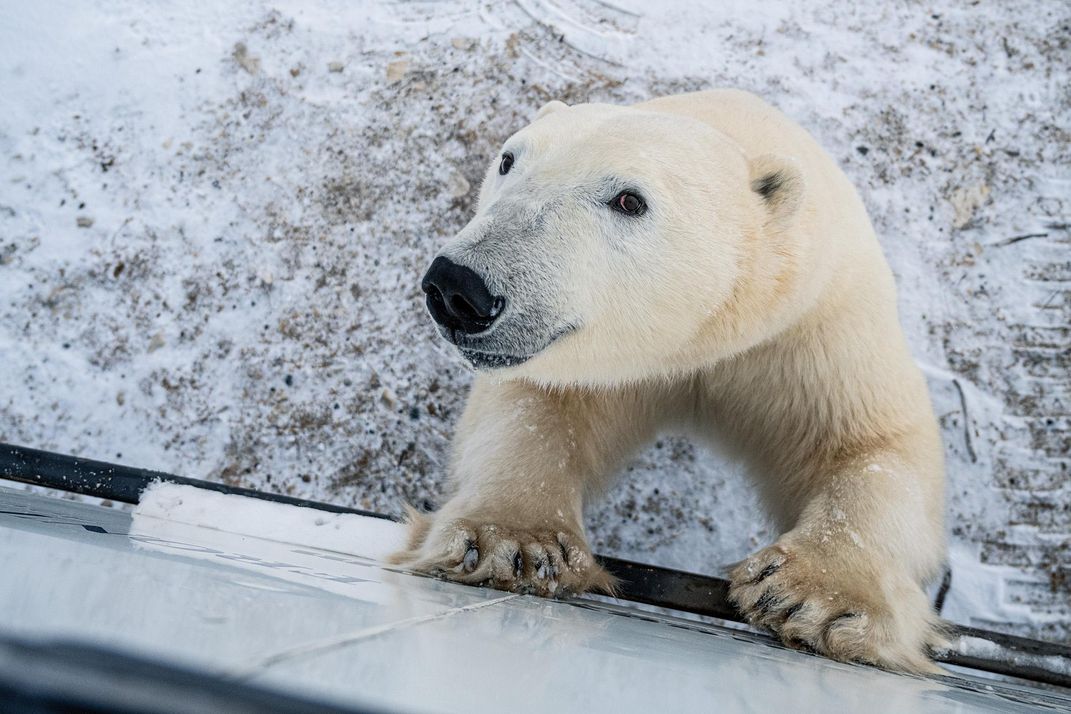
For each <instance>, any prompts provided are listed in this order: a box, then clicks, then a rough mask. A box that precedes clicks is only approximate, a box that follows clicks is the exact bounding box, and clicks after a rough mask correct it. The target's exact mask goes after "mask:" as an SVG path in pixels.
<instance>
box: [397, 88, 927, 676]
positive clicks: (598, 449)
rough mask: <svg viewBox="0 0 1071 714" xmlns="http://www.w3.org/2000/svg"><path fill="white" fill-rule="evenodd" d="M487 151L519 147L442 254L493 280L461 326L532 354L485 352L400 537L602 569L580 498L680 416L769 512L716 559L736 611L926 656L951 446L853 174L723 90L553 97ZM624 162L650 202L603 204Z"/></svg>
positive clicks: (446, 567) (519, 581)
mask: <svg viewBox="0 0 1071 714" xmlns="http://www.w3.org/2000/svg"><path fill="white" fill-rule="evenodd" d="M503 150H504V151H510V152H511V153H513V154H514V156H515V164H514V168H513V169H512V170H511V171H510V172H509V173H508V174H506V175H505V176H501V175H499V173H498V171H497V167H498V158H497V157H496V159H495V160H494V161H493V162H492V164H491V166H490V168H489V170H488V174H487V179H486V180H485V181H484V184H483V186H482V187H481V191H480V202H479V208H478V210H477V214H476V216H475V217H474V219H473V221H472V222H471V223H470V225H469V226H467V227H466V228H465V230H463V231H462V232H461V234H460V235H459V236H458V237H457V238H456V239H455V240H454V241H452V242H451V243H450V244H449V245H448V246H447V247H446V248H445V249H444V250H443V254H444V255H448V256H449V257H450V258H451V259H452V260H455V261H457V262H460V263H464V264H466V265H468V266H470V267H472V268H473V269H475V270H477V272H479V273H480V274H481V275H482V276H483V277H484V279H485V280H486V281H487V283H488V285H489V287H490V288H491V289H492V292H494V293H495V294H497V295H503V296H505V298H506V300H507V307H506V310H505V312H504V313H503V315H502V317H501V318H500V319H499V320H498V321H497V322H496V323H495V324H494V325H493V326H492V327H491V328H490V330H488V331H487V333H486V334H481V335H478V336H476V337H474V338H473V341H472V343H471V344H469V345H468V346H469V347H470V348H471V349H473V350H475V351H476V352H481V351H482V352H486V353H488V354H509V355H511V356H513V357H516V358H526V359H527V361H524V362H523V363H520V364H515V366H509V367H504V368H500V369H497V370H493V371H490V372H486V373H481V374H480V375H479V376H478V377H477V380H476V383H475V385H474V386H473V389H472V393H471V395H470V397H469V402H468V406H467V408H466V411H465V414H464V416H463V418H462V420H461V422H460V424H459V425H458V431H457V436H456V441H455V448H454V457H453V461H452V464H451V479H452V481H451V482H452V484H453V488H454V494H453V497H452V498H451V499H450V501H449V502H448V503H447V504H446V505H445V506H444V507H443V508H442V510H441V511H439V512H437V513H434V514H419V515H418V514H414V515H413V521H414V527H413V530H412V539H411V543H410V546H409V548H408V549H407V550H406V551H405V552H404V553H401V554H399V555H398V560H399V561H400V562H405V563H409V564H411V565H413V566H415V567H417V568H420V569H422V570H426V571H429V572H436V573H441V574H444V575H446V576H447V577H451V578H455V579H459V580H463V581H466V582H487V583H490V584H493V585H496V586H497V587H504V588H508V589H514V590H527V591H533V592H538V593H541V594H546V595H559V594H562V593H566V592H576V591H581V590H585V589H589V588H601V589H608V588H610V587H612V583H611V580H610V578H608V577H607V576H606V574H605V573H603V572H602V571H601V569H600V568H598V566H597V565H596V564H595V563H594V561H593V560H592V559H591V556H590V552H589V551H588V549H587V546H586V544H585V542H584V536H583V533H584V530H583V524H582V518H581V513H582V507H583V504H584V502H585V500H586V499H588V498H591V497H593V496H595V495H596V494H598V492H599V491H600V490H601V489H603V488H605V487H606V485H607V484H608V482H609V479H610V476H611V475H612V474H613V473H614V472H615V471H616V470H617V469H618V468H619V467H620V466H621V465H622V463H623V462H624V460H625V459H627V458H628V456H629V455H630V454H631V453H633V452H634V450H635V449H636V448H637V447H638V446H639V445H641V444H642V443H644V442H645V441H646V440H648V439H650V438H651V437H652V436H653V435H654V434H655V433H656V432H657V431H658V430H659V429H661V428H663V427H666V426H668V425H670V424H686V425H689V426H691V427H693V428H694V429H696V430H698V432H699V433H701V434H706V435H708V436H709V437H710V439H711V440H712V441H717V442H718V443H719V444H722V445H724V446H727V447H728V448H730V449H731V450H732V451H734V452H735V453H736V454H738V455H739V457H740V458H741V459H743V460H744V461H745V462H746V463H747V464H748V465H749V466H750V467H751V470H752V472H753V474H754V477H755V479H756V483H757V485H758V488H759V489H760V491H761V493H762V495H763V497H764V500H765V502H766V504H767V505H768V508H769V509H770V512H771V513H772V515H773V516H774V518H775V519H776V520H777V521H778V522H779V523H780V524H781V526H782V528H783V531H784V534H783V535H782V536H781V538H779V539H778V541H777V542H776V543H775V544H773V545H772V546H771V547H770V548H767V549H764V550H762V551H760V552H759V553H757V554H755V555H754V556H752V558H749V559H748V560H746V561H745V562H744V563H742V564H740V565H739V566H738V567H737V568H736V569H735V570H734V571H733V573H732V574H731V578H732V582H733V587H732V590H731V596H732V597H733V598H734V600H735V602H736V603H737V605H738V606H739V607H740V608H741V610H742V611H743V612H744V613H745V614H746V615H747V616H748V617H749V618H750V619H751V621H752V622H754V623H756V624H759V625H763V626H766V627H769V628H771V629H772V630H774V631H775V632H778V633H779V634H780V635H781V637H782V638H783V639H784V640H785V641H786V642H789V643H791V644H799V645H800V646H805V647H809V648H812V649H815V650H818V651H820V652H823V653H825V654H827V655H829V656H832V657H836V658H840V659H852V660H859V661H866V662H871V663H875V664H878V665H882V666H886V667H891V668H897V669H907V670H913V671H922V670H927V669H929V668H931V667H932V665H931V664H930V663H929V660H928V659H927V657H926V654H925V652H926V647H927V645H930V644H933V643H935V642H936V641H938V639H939V637H940V633H939V631H938V629H937V627H936V624H935V623H936V618H935V616H934V614H933V613H932V612H931V610H930V607H929V605H928V603H927V601H926V598H925V596H924V595H923V592H922V589H921V587H922V585H923V583H924V582H925V581H926V580H927V579H928V578H931V577H933V576H934V575H935V574H936V572H937V569H938V568H939V566H940V564H941V562H942V560H943V557H944V541H943V526H942V513H943V464H942V451H941V445H940V443H939V440H938V436H937V427H936V423H935V420H934V417H933V413H932V409H931V407H930V403H929V399H928V396H927V393H926V389H925V384H924V381H923V379H922V376H921V374H920V373H919V371H918V370H917V369H916V368H915V366H914V364H913V362H912V360H911V358H910V355H909V353H908V349H907V346H906V344H905V341H904V338H903V335H902V332H901V329H900V326H899V324H898V320H897V315H896V296H895V288H894V284H893V279H892V275H891V273H890V271H889V269H888V266H887V265H886V263H885V260H884V258H883V256H882V254H881V251H880V248H879V245H878V242H877V240H876V238H875V236H874V232H873V229H872V228H871V226H870V222H869V219H868V217H867V215H866V212H865V210H864V208H863V205H862V202H861V201H860V200H859V197H858V195H857V194H856V192H855V190H854V189H853V187H852V186H851V185H850V184H849V182H848V180H847V179H846V177H845V176H844V174H843V173H842V172H841V171H840V170H839V169H838V168H837V166H836V165H835V164H834V162H833V161H832V160H831V159H830V158H829V157H828V156H827V155H826V154H825V152H823V151H822V149H821V148H820V147H819V146H818V145H817V144H816V143H815V142H814V140H813V139H812V138H811V137H810V136H809V135H808V134H807V133H806V132H805V131H804V130H803V129H801V128H800V127H799V126H797V125H796V124H794V123H793V122H792V121H790V120H789V119H787V118H786V117H785V116H783V115H782V114H780V113H779V112H778V111H776V110H775V109H773V108H772V107H770V106H769V105H767V104H765V103H764V102H762V101H761V100H760V99H758V98H756V97H754V96H752V95H750V94H746V93H743V92H738V91H731V90H722V91H711V92H701V93H695V94H687V95H680V96H674V97H666V98H663V99H656V100H654V101H651V102H646V103H644V104H640V105H637V106H634V107H612V106H606V105H581V106H576V107H566V106H565V105H563V104H561V103H560V102H554V103H551V104H549V105H547V106H546V107H544V108H543V110H541V111H540V114H539V117H538V118H537V120H536V121H535V122H534V123H533V124H531V125H530V126H529V127H527V128H525V129H523V130H522V131H520V132H518V134H516V135H515V136H513V137H511V138H510V139H509V140H508V141H507V142H506V143H505V145H504V148H503ZM771 176H773V177H775V178H776V180H773V181H767V183H766V184H765V185H770V186H773V188H774V190H772V191H770V192H769V195H768V196H765V197H764V196H763V195H760V192H759V191H758V190H757V188H758V187H760V186H763V185H764V183H763V182H764V180H766V179H768V178H769V177H771ZM622 187H624V188H631V189H635V190H637V191H638V192H639V193H641V194H642V195H643V196H644V197H645V198H646V200H647V202H648V206H649V210H648V211H647V213H646V214H644V215H642V216H625V215H622V214H620V213H617V212H615V211H613V210H611V209H610V208H609V207H608V206H607V201H608V200H609V199H612V197H613V193H614V192H615V191H617V190H619V189H620V188H622ZM563 326H564V327H568V328H569V329H570V330H571V331H569V332H567V333H566V334H564V336H561V335H562V331H563V330H562V328H563ZM514 361H519V360H514ZM511 364H512V362H511Z"/></svg>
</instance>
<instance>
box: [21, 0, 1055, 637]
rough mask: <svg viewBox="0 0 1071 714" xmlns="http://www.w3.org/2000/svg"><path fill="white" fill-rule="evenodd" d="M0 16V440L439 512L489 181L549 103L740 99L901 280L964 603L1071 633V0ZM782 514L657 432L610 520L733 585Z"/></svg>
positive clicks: (1032, 630) (655, 554)
mask: <svg viewBox="0 0 1071 714" xmlns="http://www.w3.org/2000/svg"><path fill="white" fill-rule="evenodd" d="M2 10H3V12H2V13H0V16H2V17H3V18H4V22H2V23H0V97H3V105H4V111H3V112H0V365H2V367H3V369H2V370H0V439H2V440H5V441H13V442H19V443H24V444H27V445H32V446H36V447H41V448H50V449H55V450H59V451H65V452H75V453H79V454H82V455H85V456H90V457H96V458H101V459H108V460H116V461H120V462H123V463H130V464H136V465H141V466H149V467H152V468H157V469H161V470H167V471H173V472H177V473H182V474H185V475H189V476H195V477H203V478H211V479H217V480H223V481H227V482H230V483H240V484H242V485H248V486H254V487H257V488H262V489H268V490H277V491H282V492H286V493H292V494H294V495H300V496H307V497H313V498H318V499H324V500H334V501H339V502H343V503H347V504H352V505H357V506H360V507H364V508H374V509H378V510H383V511H388V512H397V511H398V509H399V504H400V502H401V501H402V500H403V499H407V500H410V501H413V502H415V503H417V504H431V503H435V502H436V501H437V500H438V498H439V496H440V495H441V490H440V489H441V485H442V481H443V467H444V463H445V459H446V448H447V444H448V439H449V435H450V432H451V429H452V426H453V423H454V420H455V419H456V418H457V415H458V413H459V411H460V409H461V406H462V403H463V395H464V391H465V387H466V385H467V384H468V382H469V380H470V378H471V376H470V374H469V373H468V372H467V371H466V370H465V368H464V367H463V365H462V364H461V363H460V361H459V360H458V359H457V358H456V357H455V356H454V355H453V354H452V353H451V352H450V350H448V349H447V348H446V346H445V345H444V344H442V343H441V342H440V341H438V340H437V338H436V335H435V333H434V330H433V329H432V327H431V325H430V322H429V320H428V319H427V318H426V316H425V315H424V312H423V308H422V304H421V303H422V301H421V295H420V293H419V288H418V284H417V283H418V280H419V276H420V274H421V271H422V270H423V268H424V267H425V266H426V263H427V262H428V260H429V257H430V256H431V255H432V254H433V253H434V251H435V249H436V247H437V246H438V245H440V244H441V243H442V242H443V241H444V240H445V239H446V238H447V237H448V236H450V235H451V234H452V233H453V232H454V231H456V230H457V229H458V228H459V227H460V226H462V225H463V224H464V222H465V220H466V218H467V217H468V215H469V214H470V210H471V206H472V201H473V200H474V194H475V189H476V186H477V185H478V181H479V179H480V175H481V173H482V167H483V165H484V162H485V161H486V160H487V158H488V157H489V156H491V155H493V154H494V153H495V152H496V150H497V146H498V144H499V143H500V142H501V141H502V140H503V139H504V138H505V137H507V136H508V135H509V134H510V133H512V131H514V130H515V129H516V128H518V127H519V126H521V125H523V123H524V122H525V120H526V118H527V117H530V116H531V115H532V113H533V112H534V110H535V109H536V108H537V107H538V106H539V105H540V104H542V103H543V102H544V101H546V100H547V99H550V98H560V99H564V100H566V101H570V102H577V101H586V100H603V101H614V102H628V101H634V100H639V99H643V98H646V97H649V96H653V95H657V94H663V93H670V92H675V91H681V90H686V89H695V88H702V87H710V86H727V85H729V86H738V87H742V88H745V89H750V90H753V91H756V92H758V93H760V94H762V95H763V96H765V97H767V98H768V99H770V100H771V101H773V102H774V103H775V104H777V105H778V106H780V107H781V108H782V109H784V110H785V111H786V112H788V113H789V114H790V115H792V116H794V117H795V118H796V119H798V120H799V121H800V122H802V123H803V124H804V126H806V127H807V128H808V129H810V130H811V131H812V132H813V133H814V134H815V135H816V136H817V137H818V138H819V140H820V141H821V142H822V143H823V145H824V146H826V147H827V148H828V149H829V151H830V152H831V153H832V154H833V156H834V157H836V158H837V159H838V160H839V161H840V162H841V164H842V165H843V166H844V168H845V169H846V170H847V172H848V173H849V176H850V177H851V178H852V179H853V180H854V181H855V183H856V185H857V186H859V188H860V190H861V192H862V194H863V197H864V200H865V201H866V203H867V206H868V207H869V208H870V210H871V214H872V216H873V219H874V221H875V225H876V227H877V229H878V234H879V236H880V237H881V239H882V242H883V245H884V247H885V250H886V253H887V255H888V256H889V260H890V262H891V264H892V266H893V269H894V271H895V272H896V274H897V277H898V280H899V283H900V288H901V295H900V299H901V311H902V312H901V314H902V320H903V322H904V325H905V328H906V330H907V332H908V337H909V340H910V341H911V344H912V347H913V349H914V352H915V354H916V356H917V358H918V361H919V363H920V364H921V365H922V366H923V367H924V369H925V370H926V371H927V374H928V375H929V377H930V379H931V387H932V393H933V397H934V401H935V406H936V408H937V410H938V414H939V416H940V418H941V422H942V425H943V427H944V436H945V442H946V444H947V449H948V460H949V464H948V465H949V475H950V480H949V497H950V505H949V515H950V517H949V523H950V525H949V527H950V532H951V534H952V536H953V548H952V554H953V570H954V578H953V590H952V593H951V596H950V602H949V608H950V609H949V611H948V612H947V613H946V614H949V615H951V616H953V617H954V618H956V619H959V620H961V621H964V622H967V621H973V622H975V623H978V624H985V625H988V626H994V627H998V628H1003V629H1006V630H1012V631H1016V632H1020V633H1025V634H1034V635H1043V636H1046V637H1049V638H1054V639H1064V640H1066V639H1068V638H1069V637H1071V604H1069V603H1071V510H1069V508H1071V506H1069V503H1071V486H1069V480H1071V476H1069V464H1071V458H1069V456H1068V452H1069V450H1071V421H1069V420H1071V417H1069V416H1068V415H1069V414H1071V378H1069V376H1068V368H1069V366H1071V350H1069V343H1071V328H1069V324H1071V255H1069V248H1071V232H1069V230H1071V229H1069V227H1068V225H1069V224H1071V203H1069V199H1068V196H1071V170H1069V168H1068V167H1069V163H1071V89H1069V86H1071V83H1069V81H1068V79H1069V72H1068V57H1069V55H1071V10H1069V8H1068V6H1067V5H1066V4H1065V3H1062V2H1048V3H1043V2H1032V3H1031V2H1026V3H1002V4H996V3H987V4H983V5H977V4H969V3H956V2H948V1H946V0H942V1H940V2H935V3H931V4H929V5H927V6H926V7H925V9H923V8H921V7H920V6H918V5H916V4H907V3H864V2H845V3H837V4H833V5H830V6H822V7H819V6H817V5H814V6H804V5H803V4H801V3H792V2H788V1H787V0H775V1H772V2H767V3H762V4H755V3H744V2H726V3H718V4H716V5H710V4H706V3H701V2H698V0H693V1H690V2H678V3H652V2H646V3H641V2H638V0H628V1H627V2H626V1H625V0H614V2H613V3H611V2H603V1H602V0H556V1H554V2H552V1H551V0H516V1H515V2H503V3H498V2H494V3H491V2H488V3H482V4H478V3H466V2H461V0H442V1H441V2H426V3H424V2H422V3H413V4H405V3H356V4H354V3H349V4H346V3H331V2H318V3H309V2H274V3H272V2H256V3H243V4H240V5H234V6H232V5H230V4H226V3H207V2H198V3H195V2H188V3H183V4H180V5H173V6H157V5H153V6H152V7H151V8H150V7H149V6H146V5H144V4H141V3H133V2H108V3H105V2H103V0H93V1H88V0H87V1H85V2H53V3H47V4H32V3H24V2H17V1H16V0H6V2H3V4H2ZM1022 236H1030V237H1026V238H1022ZM757 513H758V509H757V505H756V503H755V499H754V497H753V495H752V494H751V491H750V489H749V488H748V486H747V484H745V483H744V482H743V481H742V479H741V478H740V476H739V474H738V473H737V471H736V470H735V469H734V468H733V467H732V466H731V465H728V464H725V463H723V462H722V461H721V460H720V459H718V458H717V457H716V456H713V455H710V454H708V453H706V452H704V451H701V450H698V449H696V448H695V447H694V446H693V445H692V444H690V443H689V442H687V441H686V440H683V439H681V438H678V437H671V436H667V437H666V438H664V439H662V440H660V441H659V442H658V443H657V444H655V445H653V446H652V447H651V448H649V449H647V450H646V451H644V452H643V453H642V454H641V455H639V456H638V457H637V459H636V460H635V462H634V463H633V464H632V465H631V466H630V467H629V469H628V473H627V474H625V478H623V479H622V481H621V483H620V485H619V486H618V488H617V489H616V490H615V491H614V492H613V493H612V494H610V496H609V498H608V500H607V501H606V502H605V503H603V504H599V505H597V506H595V507H594V508H593V509H592V511H591V513H590V525H591V528H592V537H593V540H594V541H595V545H596V548H597V549H598V550H600V551H603V552H606V553H609V554H616V555H621V556H624V557H631V558H635V559H640V560H648V561H651V562H658V563H662V564H666V565H671V566H676V567H682V568H687V569H692V570H698V571H704V572H715V571H717V569H718V568H719V567H720V565H721V564H722V563H726V562H730V561H732V560H735V559H738V558H740V557H742V556H744V555H746V554H747V552H748V551H749V550H751V549H753V548H755V547H757V546H758V545H761V544H763V543H764V542H766V541H768V540H770V539H771V538H772V537H773V536H774V535H775V534H774V533H772V532H771V531H770V529H769V528H768V526H766V525H765V524H764V523H763V522H762V520H761V518H760V517H759V516H758V515H757Z"/></svg>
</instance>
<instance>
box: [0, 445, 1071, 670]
mask: <svg viewBox="0 0 1071 714" xmlns="http://www.w3.org/2000/svg"><path fill="white" fill-rule="evenodd" d="M0 478H4V479H9V480H12V481H20V482H23V483H31V484H35V485H38V486H45V487H48V488H55V489H60V490H63V491H72V492H74V493H82V494H86V495H89V496H96V497H98V498H107V499H111V500H113V501H122V502H124V503H137V502H138V498H139V496H140V494H141V492H142V491H143V490H144V489H145V487H146V486H148V485H149V484H150V483H152V482H154V481H166V482H169V483H177V484H185V485H189V486H196V487H198V488H204V489H208V490H210V491H216V492H218V493H229V494H235V495H239V496H249V497H251V498H259V499H263V500H267V501H276V502H279V503H286V504H289V505H293V506H304V507H306V508H316V509H319V510H323V511H330V512H332V513H355V514H359V515H362V516H370V517H373V518H383V519H387V520H394V519H392V518H391V517H390V516H385V515H383V514H379V513H372V512H370V511H362V510H359V509H355V508H347V507H345V506H337V505H334V504H331V503H322V502H319V501H308V500H305V499H301V498H292V497H290V496H283V495H279V494H274V493H266V492H264V491H256V490H253V489H249V488H238V487H236V486H227V485H225V484H221V483H215V482H211V481H202V480H199V479H192V478H183V477H180V476H173V475H171V474H166V473H161V472H159V471H148V470H146V469H139V468H133V467H130V466H120V465H118V464H109V463H106V462H103V461H92V460H89V459H80V458H78V457H75V456H65V455H62V454H56V453H52V452H48V451H39V450H37V449H31V448H28V447H24V446H15V445H12V444H3V443H0ZM596 557H597V558H598V560H599V562H600V563H602V565H603V567H605V568H606V569H607V570H608V571H609V572H610V573H611V574H612V575H614V576H615V577H617V578H618V579H619V581H620V583H619V587H618V593H617V595H618V598H619V599H621V600H629V601H632V602H637V603H643V604H646V605H654V606H657V607H664V608H668V609H671V610H678V611H680V612H690V613H693V614H697V615H706V616H709V617H716V618H719V619H722V620H729V621H732V622H743V621H744V620H743V618H742V617H741V615H740V613H739V612H737V611H736V609H735V608H734V607H733V606H732V604H731V603H730V602H729V598H728V595H729V582H728V581H727V580H724V579H723V578H715V577H711V576H708V575H697V574H695V573H687V572H683V571H680V570H671V569H669V568H660V567H658V566H655V565H644V564H642V563H634V562H631V561H628V560H621V559H619V558H610V557H606V556H596ZM948 628H949V633H950V636H951V638H953V639H955V638H957V637H974V638H978V639H982V640H986V641H988V642H991V643H993V644H995V645H998V646H999V647H1001V648H1002V649H1003V650H1004V651H1005V653H1006V655H1007V656H1006V657H1005V658H1003V659H1002V658H999V657H980V656H973V655H967V654H962V653H960V652H957V651H954V650H946V651H940V652H935V653H934V659H935V660H936V661H937V662H941V663H944V664H951V665H957V666H960V667H967V668H970V669H976V670H981V671H984V672H992V673H994V674H1000V675H1004V676H1008V677H1017V678H1019V679H1024V680H1030V681H1034V682H1041V683H1043V684H1048V685H1052V686H1057V687H1067V688H1071V675H1068V674H1067V673H1066V672H1067V671H1068V670H1071V647H1069V646H1067V645H1061V644H1056V643H1052V642H1044V641H1041V640H1032V639H1028V638H1025V637H1016V636H1014V635H1006V634H1003V633H1000V632H993V631H991V630H982V629H979V628H975V627H966V626H963V625H954V624H951V623H948ZM1043 657H1052V658H1056V661H1057V662H1058V663H1059V664H1058V665H1054V667H1053V668H1051V669H1048V668H1044V667H1041V666H1037V665H1039V664H1041V663H1039V662H1036V661H1035V662H1033V663H1030V662H1027V661H1024V660H1028V659H1035V658H1043ZM1017 660H1018V661H1017ZM1060 665H1062V666H1060Z"/></svg>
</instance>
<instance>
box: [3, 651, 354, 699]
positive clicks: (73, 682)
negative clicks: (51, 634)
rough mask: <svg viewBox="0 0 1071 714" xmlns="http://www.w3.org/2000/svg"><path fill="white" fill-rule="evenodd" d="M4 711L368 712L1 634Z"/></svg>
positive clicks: (120, 655) (124, 656)
mask: <svg viewBox="0 0 1071 714" xmlns="http://www.w3.org/2000/svg"><path fill="white" fill-rule="evenodd" d="M0 711H3V712H5V714H8V713H12V714H46V713H47V714H58V713H59V712H63V713H65V714H66V713H68V712H93V713H95V712H109V713H116V712H117V713H121V714H134V713H135V712H137V713H139V714H141V713H144V714H157V713H159V714H164V713H167V714H177V713H182V714H219V713H220V712H227V714H283V713H284V712H287V713H291V712H292V713H294V714H337V713H345V714H368V713H369V712H370V710H368V709H356V708H351V707H339V706H333V705H330V704H326V703H322V702H317V701H314V700H311V699H305V698H303V697H296V696H294V695H292V694H287V693H285V692H281V691H278V690H275V689H269V688H266V687H261V686H255V685H250V684H246V683H243V682H237V681H233V680H228V679H226V678H223V677H220V676H218V675H216V674H212V673H210V672H204V671H198V670H194V669H188V668H186V667H179V666H175V665H172V664H168V663H165V662H162V661H158V660H153V659H148V658H145V657H141V656H139V655H135V654H132V653H130V652H123V651H120V650H116V649H111V648H107V647H100V646H98V645H91V644H86V643H82V642H77V641H69V640H29V639H23V638H15V637H11V636H7V635H0Z"/></svg>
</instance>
